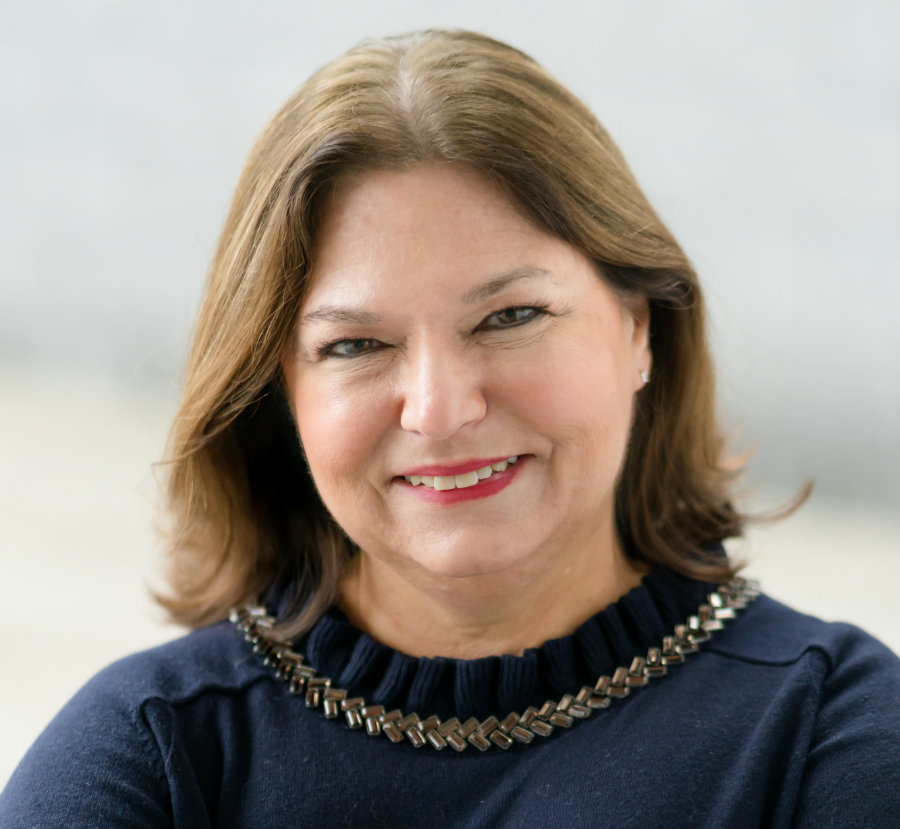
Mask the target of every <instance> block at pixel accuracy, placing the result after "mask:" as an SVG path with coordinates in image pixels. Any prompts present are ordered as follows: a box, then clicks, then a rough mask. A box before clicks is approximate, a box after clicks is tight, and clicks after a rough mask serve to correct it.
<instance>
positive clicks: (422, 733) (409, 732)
mask: <svg viewBox="0 0 900 829" xmlns="http://www.w3.org/2000/svg"><path fill="white" fill-rule="evenodd" d="M758 595H759V585H758V584H757V583H756V582H755V581H752V580H749V579H744V578H741V577H739V576H738V577H735V578H734V579H732V580H731V581H730V582H728V583H727V584H723V585H721V586H719V587H717V588H716V589H715V590H714V591H713V592H711V593H709V594H708V595H707V600H706V603H705V604H702V605H700V607H699V608H698V609H697V613H696V614H695V615H693V616H690V617H689V618H688V620H687V622H686V623H685V624H683V625H675V631H674V635H672V636H666V637H664V638H663V641H662V644H661V645H660V646H659V647H652V648H649V649H648V650H647V654H646V656H636V657H634V659H633V660H632V661H631V665H630V666H628V667H625V666H624V665H622V666H619V667H618V668H616V669H615V671H614V672H613V674H612V676H608V675H606V674H604V675H603V676H601V677H600V678H599V679H598V680H597V681H596V682H595V683H594V685H593V686H590V685H585V686H584V687H583V688H582V689H581V690H580V691H578V693H576V694H564V695H563V697H562V698H561V699H559V700H558V701H556V700H547V701H546V702H545V703H544V704H543V705H542V706H541V707H540V708H534V707H529V708H526V709H525V712H524V713H523V714H522V715H521V716H520V715H519V714H517V713H515V712H512V713H510V714H507V715H506V716H505V717H504V718H503V719H502V720H501V719H498V718H497V717H494V716H490V717H488V718H487V719H486V720H484V721H483V722H479V721H478V720H477V719H476V718H475V717H470V718H469V719H467V720H466V721H465V722H460V721H459V718H458V717H450V718H449V719H447V720H441V719H440V718H439V717H438V716H437V715H432V716H430V717H427V718H425V719H421V718H420V717H419V715H418V714H404V713H403V712H402V711H400V710H399V709H394V710H393V711H386V710H385V708H384V706H383V705H369V704H368V703H367V702H366V700H365V699H364V698H363V697H352V696H350V694H349V693H348V692H347V691H346V690H345V689H344V688H335V687H334V686H333V685H332V684H331V679H330V678H329V677H327V676H320V675H319V674H318V672H317V671H316V669H315V668H313V667H312V666H310V665H307V664H306V663H305V662H304V661H303V655H302V654H299V653H297V652H296V651H294V650H292V649H291V648H290V646H289V645H288V644H286V643H284V642H281V641H279V640H277V639H275V637H274V636H272V635H271V633H270V632H271V631H272V629H273V628H274V627H275V624H276V621H277V620H276V619H275V617H274V616H271V615H269V613H268V611H267V610H266V608H265V607H262V606H258V605H256V606H247V607H243V608H240V609H238V610H233V611H232V612H231V614H230V616H229V618H230V619H231V621H232V622H233V623H234V625H235V626H236V627H237V629H238V630H239V631H240V632H241V633H243V635H244V638H245V639H246V640H247V641H248V642H250V643H251V644H252V645H253V650H254V652H255V653H258V654H259V655H260V656H261V657H262V660H263V664H264V665H266V666H267V667H271V668H273V669H274V671H275V674H276V675H277V676H278V677H280V678H281V679H283V680H285V681H286V682H287V683H288V687H289V689H290V692H291V693H292V694H299V695H302V696H304V698H305V700H306V707H307V708H320V709H321V711H322V712H323V713H324V715H325V716H326V717H327V718H328V719H337V718H338V717H339V716H340V715H341V714H343V715H344V719H345V720H346V721H347V725H348V726H350V728H356V729H362V728H365V730H366V733H367V734H369V735H370V736H372V737H378V736H381V735H383V736H385V737H387V738H388V739H389V740H390V741H391V742H392V743H400V742H403V741H404V739H405V740H408V741H409V742H410V743H412V745H413V746H415V747H416V748H422V747H423V746H425V745H430V746H431V747H432V748H434V749H435V750H436V751H442V750H443V749H445V748H446V747H447V746H448V745H449V746H450V747H451V748H453V749H455V750H456V751H465V749H467V748H468V747H469V746H474V747H475V748H477V749H479V750H480V751H487V750H488V749H489V748H491V747H494V746H496V747H498V748H502V749H508V748H509V747H510V746H511V745H513V743H515V742H519V743H523V744H526V745H528V744H530V743H531V742H532V741H533V740H534V738H535V737H549V736H550V735H551V734H552V733H553V730H554V729H555V728H569V727H571V726H572V725H574V724H575V722H576V721H577V720H584V719H587V718H588V717H590V716H591V714H593V712H594V711H599V710H601V709H603V708H608V707H609V705H610V703H611V702H612V700H614V699H621V698H623V697H627V696H628V695H629V694H630V693H631V692H632V691H636V690H637V689H639V688H642V687H644V686H645V685H647V684H648V683H649V682H650V680H651V679H654V678H658V677H662V676H665V674H666V672H667V671H668V669H669V666H672V665H678V664H680V663H681V662H684V658H685V655H686V654H689V653H694V652H695V651H696V650H697V649H698V647H699V646H700V645H701V644H702V643H703V642H705V641H706V640H707V639H709V638H710V636H711V635H712V633H713V632H715V631H717V630H721V628H722V626H723V623H724V622H726V621H727V620H729V619H733V618H734V617H735V613H736V611H738V610H742V609H743V608H745V607H746V606H747V605H748V604H749V603H750V602H752V601H753V600H754V599H755V598H756V597H757V596H758Z"/></svg>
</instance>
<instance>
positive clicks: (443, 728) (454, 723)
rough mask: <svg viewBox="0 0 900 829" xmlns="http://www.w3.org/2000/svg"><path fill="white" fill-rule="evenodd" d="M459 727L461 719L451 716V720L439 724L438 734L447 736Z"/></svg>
mask: <svg viewBox="0 0 900 829" xmlns="http://www.w3.org/2000/svg"><path fill="white" fill-rule="evenodd" d="M457 728H459V720H458V719H456V717H451V718H450V719H449V720H447V721H446V722H442V723H441V724H440V725H439V726H438V734H440V735H441V736H442V737H446V736H447V735H448V734H450V733H451V732H453V731H456V729H457Z"/></svg>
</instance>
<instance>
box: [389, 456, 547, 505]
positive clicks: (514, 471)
mask: <svg viewBox="0 0 900 829" xmlns="http://www.w3.org/2000/svg"><path fill="white" fill-rule="evenodd" d="M508 457H511V456H509V455H507V456H506V457H502V458H497V459H494V460H493V461H489V460H479V461H471V462H466V463H464V464H458V465H456V466H422V467H419V469H421V470H425V471H422V472H419V471H417V472H412V473H406V474H408V475H432V474H435V477H437V475H441V474H443V475H447V476H449V475H451V474H455V475H463V474H465V473H466V472H474V471H475V470H477V469H481V468H483V467H485V466H488V465H489V464H490V463H499V462H500V461H505V460H506V459H507V458H508ZM528 460H529V456H527V455H524V456H523V455H520V456H519V459H518V460H517V461H516V462H515V463H514V464H511V465H509V466H508V467H507V468H506V469H505V470H504V471H503V472H492V473H491V476H490V477H489V478H485V479H484V480H480V481H479V482H478V483H477V484H474V485H473V486H467V487H463V488H461V489H460V488H456V489H445V490H438V489H434V488H433V487H430V486H426V485H425V484H420V485H419V486H414V485H413V484H411V483H410V482H409V481H406V480H404V478H402V477H399V478H395V479H394V483H396V484H397V485H398V486H400V487H402V488H403V491H404V492H407V493H409V494H410V495H411V496H413V497H415V498H419V499H421V500H422V501H425V502H426V503H429V504H434V505H436V506H450V505H452V504H459V503H461V502H463V501H473V500H475V499H476V498H489V497H490V496H491V495H496V494H497V493H498V492H502V491H503V490H504V489H506V487H508V486H509V485H510V484H511V483H512V482H513V481H514V480H515V479H516V476H518V474H519V472H520V471H521V468H522V467H523V466H524V465H525V464H526V462H527V461H528ZM432 469H434V470H441V471H439V472H437V473H432V472H430V471H429V470H432ZM446 470H454V471H453V472H448V471H446ZM456 470H459V471H456Z"/></svg>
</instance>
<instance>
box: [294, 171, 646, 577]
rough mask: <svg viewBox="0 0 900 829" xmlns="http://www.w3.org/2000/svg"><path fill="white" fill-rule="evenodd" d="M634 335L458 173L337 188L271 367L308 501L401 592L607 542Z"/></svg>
mask: <svg viewBox="0 0 900 829" xmlns="http://www.w3.org/2000/svg"><path fill="white" fill-rule="evenodd" d="M647 326H648V311H647V306H646V303H645V302H644V301H642V300H636V301H635V302H633V303H624V304H623V303H622V302H621V301H620V300H619V299H618V298H617V297H616V296H615V295H614V294H613V292H612V291H611V290H610V289H609V288H608V287H607V286H606V284H605V283H604V282H603V281H602V280H601V279H600V278H599V276H598V274H597V271H596V270H595V268H594V266H593V265H592V264H591V262H590V261H589V260H588V259H587V258H586V257H585V256H584V255H583V254H582V253H580V252H579V251H578V250H576V249H575V248H573V247H571V246H570V245H568V244H566V243H565V242H562V241H561V240H559V239H558V238H556V237H555V236H552V235H550V234H548V233H546V232H544V231H542V230H540V229H539V228H537V227H536V226H535V225H534V224H533V223H531V222H530V221H529V220H528V219H527V218H526V217H525V216H524V215H523V213H522V212H521V211H520V210H518V209H517V208H516V207H515V206H513V204H511V202H510V201H509V200H508V198H506V197H505V196H504V195H503V194H502V193H501V192H500V191H499V190H498V189H497V188H495V187H494V186H493V185H491V184H490V183H489V182H487V181H486V180H485V179H483V178H481V177H480V176H479V175H478V174H476V173H474V172H472V171H471V170H469V169H468V168H465V167H458V166H453V165H448V164H422V165H419V166H416V167H413V168H412V169H410V170H407V171H405V172H389V171H375V172H365V173H360V174H356V175H352V176H348V177H346V178H345V179H343V180H342V181H341V183H340V184H339V186H338V188H337V190H336V192H335V194H334V196H333V198H332V200H331V201H330V203H329V207H328V210H327V212H326V214H325V216H324V221H323V224H322V227H321V231H320V235H319V237H318V239H317V247H316V258H315V262H314V266H313V268H312V272H311V279H310V287H309V291H308V294H307V296H306V298H305V300H304V302H303V304H302V307H301V310H300V313H299V317H298V321H297V328H296V334H295V337H294V340H293V342H292V344H291V347H290V348H289V350H288V353H287V354H286V356H285V359H284V371H285V375H286V379H287V385H288V389H289V395H290V400H291V404H292V408H293V411H294V415H295V418H296V421H297V428H298V431H299V434H300V439H301V441H302V444H303V447H304V450H305V453H306V457H307V461H308V463H309V468H310V471H311V473H312V476H313V479H314V480H315V483H316V486H317V487H318V490H319V492H320V493H321V496H322V499H323V501H324V502H325V504H326V505H327V507H328V509H329V510H330V511H331V513H332V515H333V516H334V517H335V519H336V520H337V521H338V523H339V524H340V525H341V526H342V527H343V528H344V530H345V531H346V532H347V534H348V535H349V536H350V537H351V538H352V539H353V540H354V541H355V542H356V543H357V544H358V545H359V547H360V549H361V551H362V555H363V556H364V557H369V558H370V560H371V561H372V562H375V563H377V564H378V565H379V567H381V568H382V570H383V568H385V567H386V568H388V570H390V571H391V572H392V573H393V574H396V575H398V576H400V577H401V578H404V579H407V580H408V581H411V582H412V583H414V584H415V583H416V580H417V579H420V578H423V577H427V578H429V579H432V580H433V579H434V578H438V579H448V578H451V579H452V578H460V577H463V578H464V577H471V576H479V575H486V574H499V573H501V572H503V571H507V573H514V574H518V573H521V574H522V576H523V577H527V575H528V574H529V573H531V574H532V575H535V574H540V573H541V572H545V571H546V570H547V568H552V567H563V566H565V561H566V552H567V551H569V550H571V549H572V548H573V545H574V546H575V547H579V546H581V547H583V548H584V549H585V550H590V549H591V545H601V544H602V545H609V544H614V543H615V542H614V529H613V526H614V525H613V493H614V486H615V482H616V477H617V475H618V473H619V470H620V468H621V465H622V462H623V457H624V453H625V448H626V444H627V441H628V435H629V429H630V423H631V412H632V401H633V397H634V394H635V391H636V390H637V389H639V388H640V386H641V385H642V383H641V379H640V372H641V371H642V370H648V369H649V367H650V354H649V350H648V346H647ZM508 459H517V460H515V461H514V462H509V460H508ZM594 549H596V547H594Z"/></svg>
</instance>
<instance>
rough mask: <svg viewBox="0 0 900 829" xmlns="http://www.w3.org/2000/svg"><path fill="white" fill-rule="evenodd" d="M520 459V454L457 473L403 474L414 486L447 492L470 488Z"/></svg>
mask: <svg viewBox="0 0 900 829" xmlns="http://www.w3.org/2000/svg"><path fill="white" fill-rule="evenodd" d="M518 461H519V456H518V455H513V456H512V457H509V458H505V459H503V460H499V461H493V462H491V463H487V464H485V465H484V466H481V467H479V468H477V469H472V470H470V471H468V472H462V473H460V474H457V475H403V476H402V478H403V480H404V481H406V482H407V483H408V484H411V485H412V486H421V487H426V488H428V489H433V490H435V491H437V492H447V491H448V490H451V489H468V488H469V487H473V486H477V485H478V484H480V483H482V482H484V481H487V480H489V479H490V478H491V477H492V476H494V475H495V474H498V473H501V472H506V470H507V469H509V467H511V466H514V465H515V464H516V463H518Z"/></svg>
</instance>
